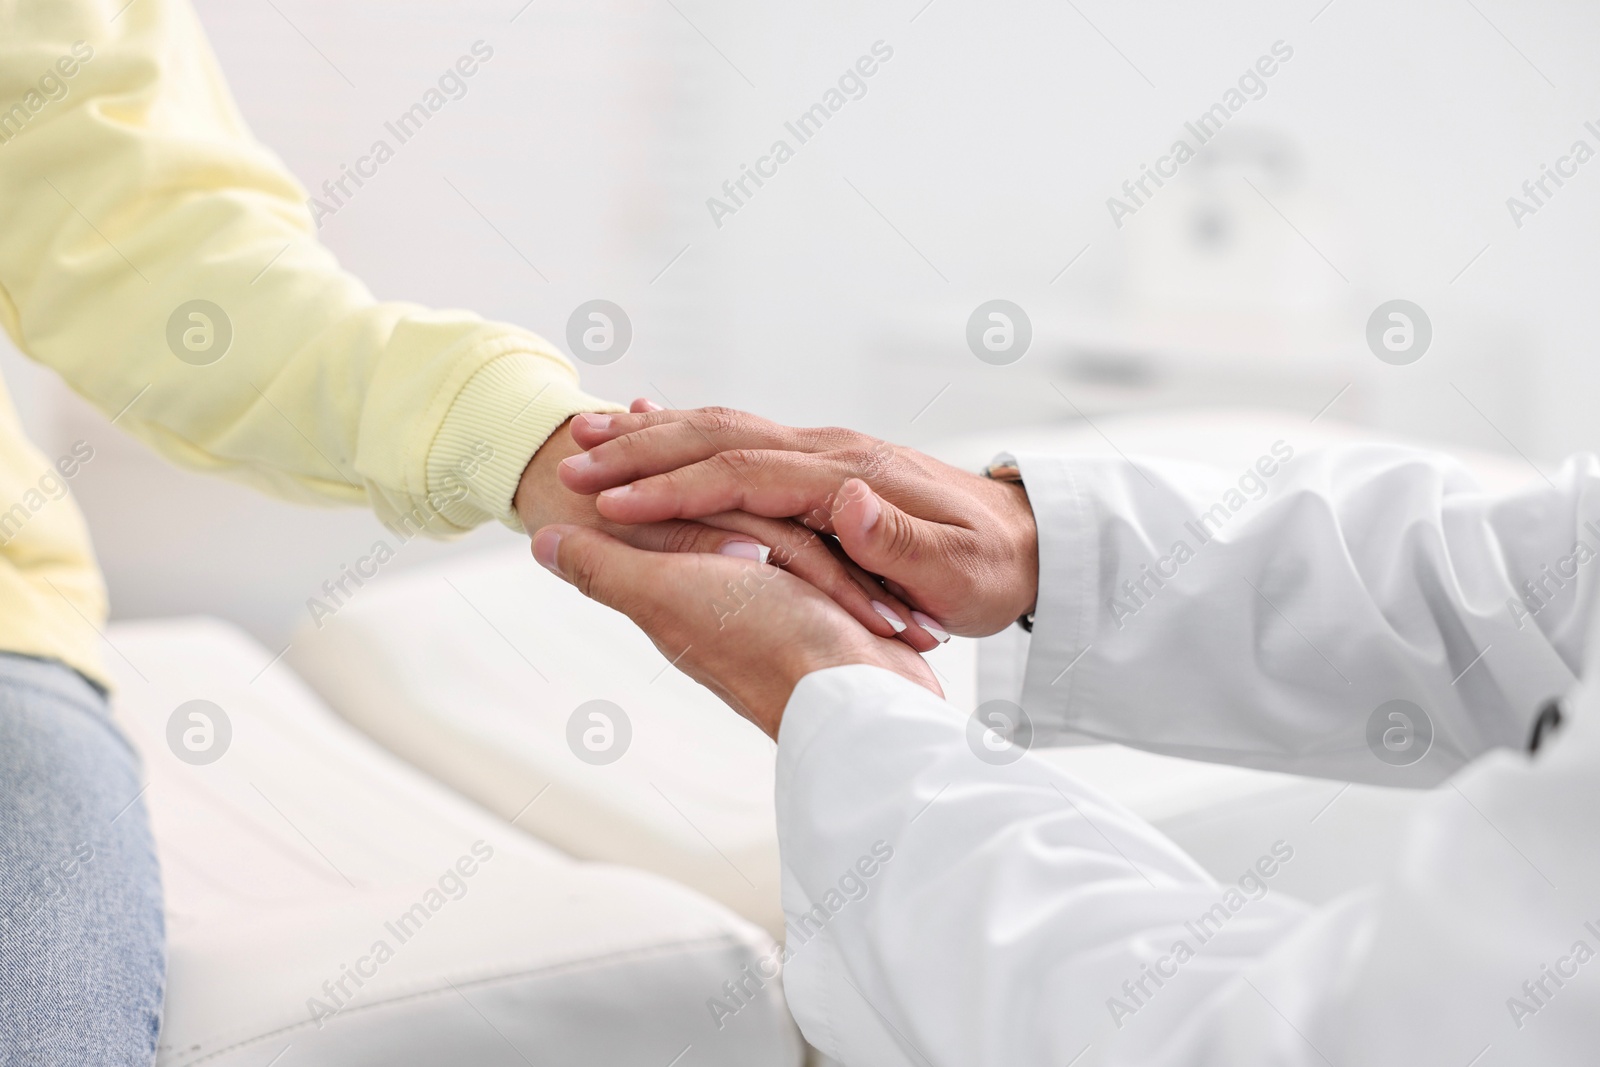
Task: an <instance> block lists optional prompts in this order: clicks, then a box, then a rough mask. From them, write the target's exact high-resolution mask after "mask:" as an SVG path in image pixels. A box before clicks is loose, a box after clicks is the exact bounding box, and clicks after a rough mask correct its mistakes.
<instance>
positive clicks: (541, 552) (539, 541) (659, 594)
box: [533, 525, 681, 621]
mask: <svg viewBox="0 0 1600 1067" xmlns="http://www.w3.org/2000/svg"><path fill="white" fill-rule="evenodd" d="M533 558H534V559H536V560H538V561H539V562H540V563H541V564H543V565H544V566H545V567H546V568H548V569H549V570H551V571H553V572H554V573H555V574H556V575H558V576H559V577H561V578H563V579H565V580H566V581H568V582H570V583H572V584H573V585H574V586H576V587H577V589H578V592H580V593H582V594H583V595H584V596H586V597H589V598H591V599H593V600H598V601H599V602H600V603H602V604H605V605H606V606H607V607H612V608H615V609H617V610H618V611H620V612H622V613H623V614H624V615H627V616H628V617H629V618H631V619H634V620H635V621H637V619H638V617H639V616H640V614H641V613H649V612H650V611H651V608H652V607H653V605H655V604H656V603H657V602H659V601H661V600H663V599H665V598H668V597H671V596H673V595H674V593H673V588H674V586H675V585H677V584H678V583H676V582H674V581H672V580H671V577H670V575H669V574H667V573H666V572H667V569H668V568H667V567H664V566H663V560H662V558H661V556H660V555H659V554H657V553H650V552H645V551H643V550H641V549H637V548H634V547H632V546H630V545H626V544H623V543H622V542H621V541H619V540H617V539H616V538H615V537H612V536H611V535H610V534H608V533H603V532H602V531H600V530H594V529H590V528H589V527H586V526H564V525H563V526H544V527H541V528H540V529H539V530H538V532H536V533H535V534H534V535H533ZM674 562H677V561H674ZM680 565H681V563H680Z"/></svg>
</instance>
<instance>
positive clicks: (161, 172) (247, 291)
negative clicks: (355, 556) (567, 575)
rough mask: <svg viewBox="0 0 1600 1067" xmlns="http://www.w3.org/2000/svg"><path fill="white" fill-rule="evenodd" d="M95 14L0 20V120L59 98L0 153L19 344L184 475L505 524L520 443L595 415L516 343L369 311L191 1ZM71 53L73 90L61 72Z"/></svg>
mask: <svg viewBox="0 0 1600 1067" xmlns="http://www.w3.org/2000/svg"><path fill="white" fill-rule="evenodd" d="M112 13H114V9H113V8H107V7H106V6H105V5H99V4H90V3H87V2H63V3H52V4H48V5H46V4H33V5H26V6H23V7H21V8H18V9H16V10H14V11H13V12H12V13H11V14H8V15H5V16H0V42H3V43H0V72H3V73H0V107H5V106H9V104H10V102H11V101H13V100H26V99H27V98H28V97H27V94H28V93H29V92H31V91H34V90H35V89H36V87H37V83H38V79H39V78H40V76H41V74H42V72H44V71H47V70H54V71H56V75H57V78H58V81H59V84H60V85H61V86H62V90H61V95H59V97H58V98H56V99H51V100H48V102H46V103H45V104H44V105H43V106H42V107H41V108H40V109H38V110H37V112H34V111H31V110H29V111H27V112H26V114H27V119H26V121H23V122H20V124H18V123H17V122H14V123H13V124H12V125H11V126H8V127H6V132H7V133H8V134H9V137H8V139H7V140H6V141H5V142H4V143H3V144H0V287H3V290H4V292H3V296H0V318H3V320H4V324H5V326H6V328H7V330H8V331H9V332H10V334H11V335H12V337H13V338H14V339H15V341H16V342H17V344H18V346H19V347H20V348H21V349H22V350H23V351H24V352H25V353H27V354H28V355H30V356H31V357H33V358H35V359H37V360H39V361H41V362H43V363H46V364H48V365H50V366H51V367H53V368H54V369H56V370H57V371H58V372H59V373H61V374H62V376H63V377H64V378H66V380H67V381H68V382H69V384H71V385H72V386H73V388H74V389H76V390H77V391H78V392H80V393H82V394H83V395H84V396H86V397H87V398H88V399H89V400H90V401H92V402H93V403H94V404H95V405H96V406H98V407H99V408H100V409H101V410H102V411H104V412H106V413H107V414H108V415H118V414H119V413H120V415H119V417H118V419H117V422H118V425H119V426H121V427H123V428H124V429H127V430H129V431H130V432H132V433H134V434H135V435H136V436H139V437H141V438H143V439H144V440H146V441H147V442H149V443H150V444H151V445H153V446H154V447H156V448H157V449H158V450H160V451H161V452H163V453H164V454H165V455H167V456H168V457H169V458H171V459H173V460H175V461H177V462H180V463H183V464H185V465H188V466H192V467H196V468H200V469H205V470H212V471H216V472H219V473H225V474H229V475H231V476H233V477H236V478H238V479H240V480H243V481H246V482H249V483H251V484H254V485H257V486H258V487H261V488H264V489H267V490H269V491H272V492H276V493H279V494H282V495H286V496H290V497H295V498H301V499H318V500H323V501H327V500H333V501H341V502H357V503H359V502H366V503H369V504H371V505H372V506H373V507H374V508H375V509H376V510H377V512H378V513H379V515H380V517H382V518H384V519H385V520H387V521H392V522H402V523H405V524H407V525H416V524H419V523H420V525H421V526H422V527H424V528H426V529H428V530H431V531H434V532H449V531H452V530H458V529H462V528H465V527H468V526H471V525H474V524H475V523H477V522H481V521H483V520H484V519H486V518H491V517H493V518H499V519H501V520H502V521H505V522H508V523H512V522H514V517H513V514H512V506H511V501H512V494H513V492H514V490H515V487H516V485H517V482H518V479H519V478H520V476H521V474H522V472H523V469H524V468H525V467H526V466H527V464H528V460H529V458H530V457H531V456H532V455H533V453H534V451H535V450H536V449H537V448H538V447H539V445H540V444H541V443H542V442H543V441H544V440H545V438H546V437H547V436H548V435H549V433H550V432H551V431H552V430H553V429H554V428H555V427H556V426H558V425H560V423H561V422H562V421H563V420H564V419H565V418H567V417H568V416H570V415H571V414H573V413H574V412H575V411H582V410H596V409H601V408H606V407H608V405H604V404H602V403H600V402H598V401H595V400H594V399H592V398H589V397H587V396H585V395H583V394H582V393H581V392H580V391H579V390H578V388H577V386H576V377H575V375H574V373H573V371H572V368H571V366H570V365H569V364H568V363H567V362H566V360H565V359H564V358H563V357H562V356H561V355H560V354H559V353H558V352H556V351H555V350H554V349H553V348H552V347H551V346H550V345H548V344H547V343H546V342H544V341H543V340H541V339H540V338H538V337H535V336H534V335H532V334H529V333H527V332H525V331H521V330H518V329H515V328H512V327H508V326H502V325H497V324H492V323H485V322H483V321H481V320H479V319H477V318H476V317H475V316H473V315H471V314H468V313H466V312H449V311H430V310H427V309H424V308H420V307H417V306H414V305H407V304H385V303H379V302H377V301H375V300H374V299H373V298H372V296H371V294H369V293H368V292H367V291H366V289H365V288H364V287H363V286H362V285H361V284H360V282H358V281H357V280H356V279H354V278H352V277H351V276H350V275H348V274H346V273H344V272H343V271H341V270H340V269H339V267H338V265H337V263H336V262H335V261H334V259H333V257H332V256H331V255H330V254H329V253H328V252H327V250H326V249H324V248H323V247H322V246H321V245H320V244H319V243H318V242H317V241H316V239H315V236H314V231H313V229H312V226H311V223H310V218H309V214H308V212H307V210H306V207H305V195H304V193H303V191H302V190H301V189H300V188H299V186H298V184H297V183H296V182H295V181H294V179H293V178H292V177H291V176H290V175H289V174H288V173H287V171H286V170H285V169H284V167H283V166H282V164H281V163H280V162H279V161H278V160H277V159H276V158H275V157H273V156H272V154H271V153H270V152H268V151H267V150H266V149H264V148H263V147H261V146H260V145H259V144H257V143H256V142H255V141H254V140H253V139H252V138H251V137H250V135H249V133H248V131H247V130H246V129H245V127H244V124H243V122H242V120H241V119H240V118H239V116H238V115H237V113H236V111H235V109H234V107H233V104H232V101H231V100H230V99H229V96H228V93H227V90H226V87H225V85H224V84H223V82H222V79H221V77H220V74H219V73H218V71H217V69H216V66H215V62H214V60H213V58H212V56H211V53H210V49H209V46H208V45H207V43H206V41H205V39H204V35H203V33H202V32H201V30H200V27H199V25H198V23H197V21H196V20H195V18H194V15H193V12H192V11H191V10H190V9H189V8H188V6H187V4H186V3H183V2H181V0H141V2H140V3H138V4H134V5H130V6H128V7H127V8H126V9H125V10H123V11H122V12H121V13H120V15H119V17H118V18H117V19H116V20H115V21H114V22H113V21H111V14H112ZM77 41H82V42H83V45H82V46H80V47H79V48H78V51H77V53H76V56H74V59H73V64H72V66H73V68H74V73H73V75H72V77H70V78H66V77H64V76H62V75H61V74H60V71H61V70H63V69H66V68H57V67H55V65H54V64H55V63H56V60H57V58H58V57H59V56H72V55H73V46H74V42H77ZM86 55H87V58H78V57H83V56H86ZM50 84H51V86H52V87H53V86H55V85H56V84H57V82H55V81H53V82H51V83H50ZM197 300H203V301H206V302H207V306H203V307H199V308H198V309H196V308H194V307H190V306H189V305H191V302H193V301H197ZM190 311H197V313H198V314H199V315H200V316H201V318H198V319H196V318H192V317H190V315H189V314H188V312H190Z"/></svg>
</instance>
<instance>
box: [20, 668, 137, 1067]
mask: <svg viewBox="0 0 1600 1067" xmlns="http://www.w3.org/2000/svg"><path fill="white" fill-rule="evenodd" d="M140 789H141V782H140V773H139V759H138V757H137V756H136V755H135V754H134V752H133V750H132V749H131V748H130V747H129V745H128V742H127V741H126V740H125V739H124V738H123V736H122V734H121V733H120V732H118V730H117V728H116V727H115V726H114V725H112V722H111V716H110V710H109V708H108V707H107V705H106V701H105V697H104V696H102V695H101V693H100V692H99V690H97V689H95V688H94V687H93V686H92V685H90V684H89V683H88V682H86V681H85V680H84V679H83V677H82V676H81V675H79V674H77V673H76V672H74V671H72V670H70V669H69V668H67V667H64V666H62V665H60V664H59V663H52V662H49V661H46V660H39V659H32V658H30V657H27V656H17V655H12V654H10V653H4V652H0V1065H5V1067H10V1065H12V1064H17V1065H19V1067H20V1065H22V1064H27V1065H29V1067H33V1065H36V1064H41V1065H44V1064H48V1065H54V1064H63V1065H65V1064H73V1065H82V1064H95V1065H99V1064H117V1065H122V1064H138V1065H139V1067H149V1065H150V1064H151V1063H153V1062H154V1061H155V1054H156V1037H157V1033H158V1031H159V1029H160V1025H161V997H162V991H163V988H164V986H165V983H166V944H165V926H164V922H163V917H162V910H161V871H160V868H159V867H158V866H157V863H156V854H155V846H154V843H153V842H152V841H151V839H150V826H149V821H148V818H147V815H146V812H145V806H144V799H143V797H142V796H141V794H140Z"/></svg>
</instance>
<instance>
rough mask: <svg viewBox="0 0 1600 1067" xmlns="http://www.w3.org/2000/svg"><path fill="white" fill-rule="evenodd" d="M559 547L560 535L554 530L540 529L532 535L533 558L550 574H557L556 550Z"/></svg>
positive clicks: (558, 572)
mask: <svg viewBox="0 0 1600 1067" xmlns="http://www.w3.org/2000/svg"><path fill="white" fill-rule="evenodd" d="M560 548H561V535H560V534H559V533H557V532H556V531H555V530H540V531H539V532H538V533H537V534H535V535H534V537H533V558H534V559H536V560H538V561H539V563H540V565H541V566H543V567H544V568H545V569H546V570H548V571H550V572H551V573H552V574H557V575H559V574H560V573H561V571H560V570H559V569H557V567H556V552H557V551H559V550H560Z"/></svg>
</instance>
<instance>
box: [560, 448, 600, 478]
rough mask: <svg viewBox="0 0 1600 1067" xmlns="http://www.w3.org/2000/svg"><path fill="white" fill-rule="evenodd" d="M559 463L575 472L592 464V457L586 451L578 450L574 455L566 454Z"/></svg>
mask: <svg viewBox="0 0 1600 1067" xmlns="http://www.w3.org/2000/svg"><path fill="white" fill-rule="evenodd" d="M561 465H562V466H563V467H565V468H567V470H569V471H571V472H572V473H574V474H576V473H578V472H579V471H581V470H583V469H584V468H586V467H590V466H593V465H594V457H593V456H591V455H589V453H587V452H579V453H578V454H577V455H575V456H568V457H567V458H566V459H564V460H562V461H561Z"/></svg>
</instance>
